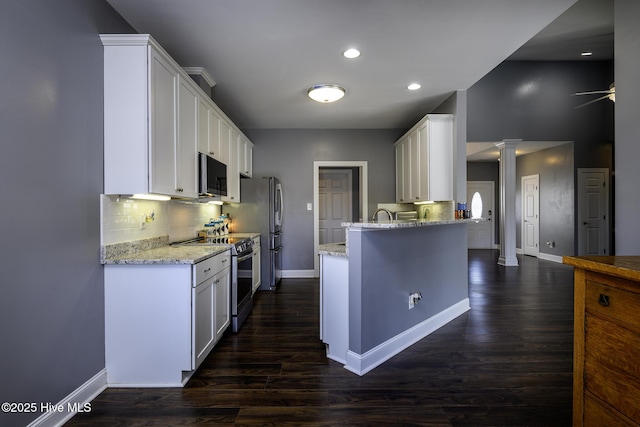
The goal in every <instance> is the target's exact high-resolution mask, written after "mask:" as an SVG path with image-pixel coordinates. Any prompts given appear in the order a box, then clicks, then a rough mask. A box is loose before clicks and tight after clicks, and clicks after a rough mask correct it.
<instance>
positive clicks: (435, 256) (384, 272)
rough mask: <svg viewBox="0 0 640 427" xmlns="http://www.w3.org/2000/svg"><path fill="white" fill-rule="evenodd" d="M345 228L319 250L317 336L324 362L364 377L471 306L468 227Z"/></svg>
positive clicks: (451, 223) (452, 223)
mask: <svg viewBox="0 0 640 427" xmlns="http://www.w3.org/2000/svg"><path fill="white" fill-rule="evenodd" d="M477 221H478V220H477V219H464V220H442V221H406V222H403V221H391V222H364V223H344V224H343V226H344V227H346V236H347V237H346V242H345V243H344V244H327V245H321V246H320V248H319V249H320V250H319V254H320V286H321V289H320V304H321V307H320V313H321V314H320V316H321V321H320V336H321V339H322V341H323V342H324V343H325V344H326V345H327V357H329V358H330V359H333V360H335V361H338V362H340V363H343V364H344V367H345V368H346V369H347V370H350V371H352V372H354V373H356V374H358V375H364V374H366V373H367V372H369V371H370V370H372V369H374V368H375V367H377V366H379V365H380V364H382V363H384V362H385V361H386V360H388V359H390V358H391V357H393V356H394V355H396V354H398V353H399V352H401V351H402V350H404V349H406V348H407V347H409V346H411V345H412V344H414V343H415V342H417V341H419V340H420V339H422V338H424V337H425V336H427V335H429V334H430V333H432V332H434V331H435V330H437V329H438V328H440V327H442V326H444V325H445V324H447V323H448V322H450V321H451V320H453V319H455V318H456V317H458V316H460V315H461V314H463V313H465V312H466V311H468V310H469V309H470V306H469V293H468V276H467V274H468V273H467V271H468V268H467V267H468V260H467V223H469V222H477Z"/></svg>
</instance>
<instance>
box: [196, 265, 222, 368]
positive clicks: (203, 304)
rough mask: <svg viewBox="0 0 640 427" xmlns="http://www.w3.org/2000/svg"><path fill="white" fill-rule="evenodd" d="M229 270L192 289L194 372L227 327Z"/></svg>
mask: <svg viewBox="0 0 640 427" xmlns="http://www.w3.org/2000/svg"><path fill="white" fill-rule="evenodd" d="M230 275H231V270H230V269H229V268H228V266H227V268H225V269H223V270H222V271H220V272H219V273H217V274H215V275H214V276H213V277H211V278H210V279H208V280H205V281H203V282H202V283H200V284H198V286H196V287H194V288H193V297H192V301H193V311H192V315H193V320H192V324H193V326H194V327H193V329H192V333H193V339H192V344H193V352H192V353H193V356H194V358H195V360H194V364H195V368H197V367H198V366H200V363H202V361H203V360H204V359H205V358H206V357H207V355H208V354H209V352H210V351H211V349H212V348H213V346H214V345H215V344H216V343H217V342H218V340H219V339H220V337H221V336H222V334H223V333H224V331H225V330H226V329H227V327H228V326H229V322H230V321H231V317H230V314H229V307H230V301H229V297H230V296H229V283H230V277H231V276H230Z"/></svg>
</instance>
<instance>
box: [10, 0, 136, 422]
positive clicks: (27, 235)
mask: <svg viewBox="0 0 640 427" xmlns="http://www.w3.org/2000/svg"><path fill="white" fill-rule="evenodd" d="M0 32H1V34H0V57H1V58H2V60H1V61H0V81H2V84H1V85H0V99H1V100H2V101H1V103H2V104H1V105H2V107H1V108H0V111H1V113H0V141H1V144H2V154H1V155H0V200H2V202H0V203H1V205H0V206H1V207H0V236H2V237H1V239H2V247H1V249H0V251H2V263H1V264H0V328H1V330H2V335H1V336H2V351H1V352H0V378H2V380H1V381H0V401H2V402H7V401H8V402H38V404H39V403H40V402H52V403H57V402H58V401H59V400H60V399H62V398H64V397H65V396H67V395H68V394H69V393H71V392H72V391H73V390H75V389H77V388H78V387H79V386H81V385H82V384H83V383H84V382H86V381H87V380H89V379H90V378H91V377H93V376H94V375H95V374H97V373H98V372H100V371H101V370H102V369H104V366H105V364H104V299H103V278H102V267H101V265H100V262H99V247H100V233H99V231H100V208H99V196H100V193H101V192H102V117H103V107H102V103H103V96H102V81H103V78H102V75H103V67H102V57H103V49H102V44H101V43H100V39H99V37H98V34H99V33H100V32H131V28H130V27H129V26H128V25H127V24H126V23H125V22H124V21H123V20H122V19H121V18H120V16H119V15H118V14H116V13H115V12H114V11H113V10H112V9H111V7H110V6H108V5H107V4H106V3H105V2H103V1H86V0H59V1H55V2H52V1H50V0H8V1H3V2H2V6H1V7H0ZM39 415H41V414H40V413H39V412H38V413H25V414H6V413H0V425H3V426H19V425H26V424H28V423H29V422H30V421H31V420H33V419H35V418H37V417H38V416H39Z"/></svg>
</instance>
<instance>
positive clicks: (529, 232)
mask: <svg viewBox="0 0 640 427" xmlns="http://www.w3.org/2000/svg"><path fill="white" fill-rule="evenodd" d="M539 186H540V175H537V174H536V175H529V176H523V177H522V184H521V187H520V189H521V191H522V229H521V230H522V232H521V237H522V238H521V240H522V253H523V254H525V255H530V256H534V257H537V256H538V255H539V254H540V248H539V246H540V245H539V242H540V188H539Z"/></svg>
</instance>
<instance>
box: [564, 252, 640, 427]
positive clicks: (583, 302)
mask: <svg viewBox="0 0 640 427" xmlns="http://www.w3.org/2000/svg"><path fill="white" fill-rule="evenodd" d="M563 262H564V263H565V264H568V265H572V266H574V267H575V270H574V344H573V425H574V426H607V427H612V426H640V256H583V257H582V256H581V257H564V258H563Z"/></svg>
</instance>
